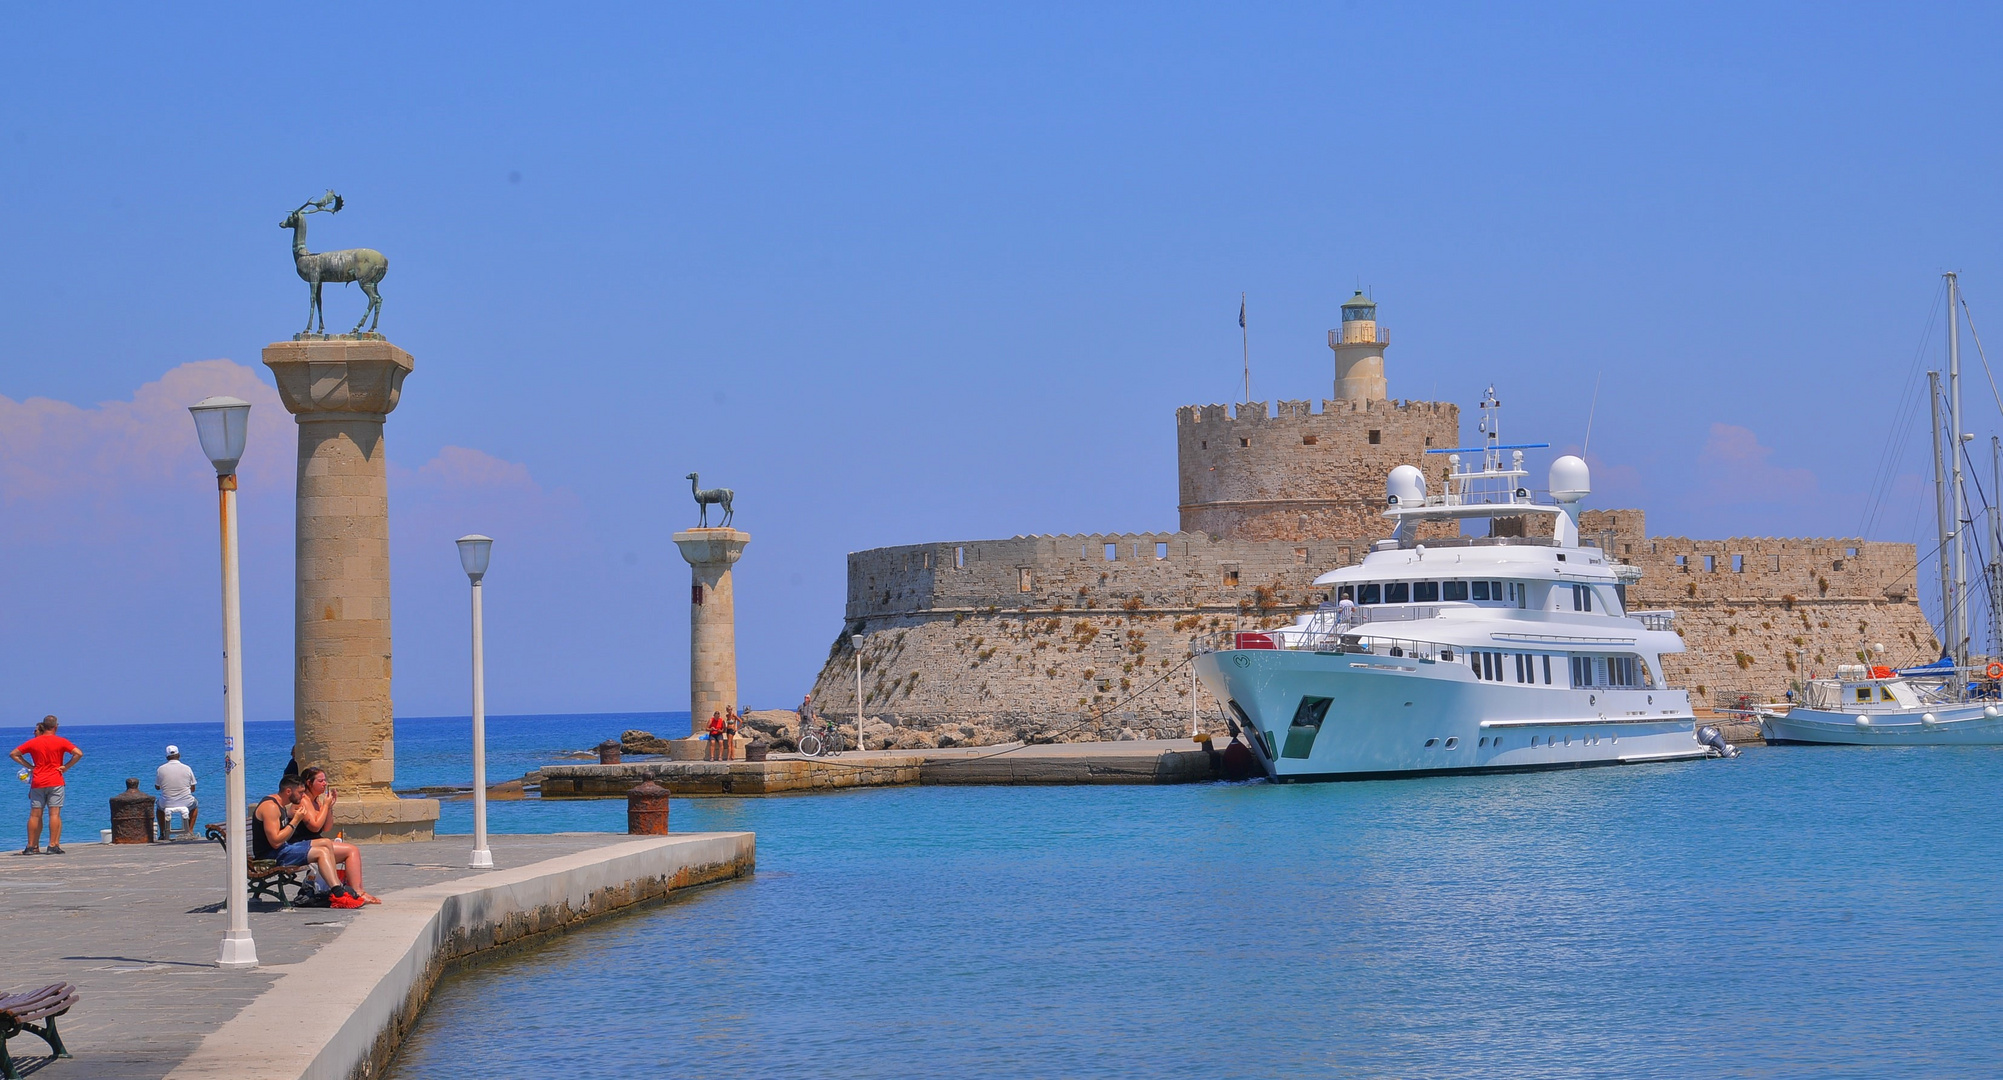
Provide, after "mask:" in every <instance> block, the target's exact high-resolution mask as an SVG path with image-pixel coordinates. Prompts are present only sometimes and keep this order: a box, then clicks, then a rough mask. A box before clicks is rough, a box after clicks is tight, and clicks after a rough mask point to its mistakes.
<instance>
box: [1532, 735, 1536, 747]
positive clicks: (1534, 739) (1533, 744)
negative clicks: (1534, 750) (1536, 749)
mask: <svg viewBox="0 0 2003 1080" xmlns="http://www.w3.org/2000/svg"><path fill="white" fill-rule="evenodd" d="M1530 745H1532V746H1536V745H1537V736H1535V735H1532V736H1530Z"/></svg>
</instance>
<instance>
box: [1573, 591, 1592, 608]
mask: <svg viewBox="0 0 2003 1080" xmlns="http://www.w3.org/2000/svg"><path fill="white" fill-rule="evenodd" d="M1572 610H1573V611H1591V610H1593V587H1592V586H1591V585H1574V586H1572Z"/></svg>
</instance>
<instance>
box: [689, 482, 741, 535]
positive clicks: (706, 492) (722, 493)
mask: <svg viewBox="0 0 2003 1080" xmlns="http://www.w3.org/2000/svg"><path fill="white" fill-rule="evenodd" d="M688 482H689V490H690V491H692V492H694V493H695V504H696V509H698V510H699V511H701V514H702V523H701V525H699V526H698V527H699V528H704V529H707V528H709V505H710V504H711V503H715V504H717V505H718V506H721V507H723V526H722V527H723V528H726V529H728V528H730V499H731V496H732V495H734V494H736V493H735V492H733V491H731V490H730V489H729V488H701V487H697V486H696V485H697V483H698V481H697V480H696V474H694V473H690V474H689V475H688Z"/></svg>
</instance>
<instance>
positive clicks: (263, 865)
mask: <svg viewBox="0 0 2003 1080" xmlns="http://www.w3.org/2000/svg"><path fill="white" fill-rule="evenodd" d="M256 828H257V819H256V818H252V819H251V820H250V822H249V827H248V829H246V830H245V831H246V832H247V833H248V832H249V830H250V829H256ZM203 832H204V833H206V834H207V835H208V838H209V839H211V840H214V841H215V842H216V843H218V844H221V845H223V850H224V851H228V850H229V830H228V829H226V828H224V827H223V826H221V825H210V826H209V827H208V828H207V829H204V830H203ZM243 840H244V844H245V845H246V846H245V849H244V850H246V851H256V850H257V845H256V844H255V843H253V842H252V840H251V838H250V836H248V835H246V836H245V837H244V838H243ZM245 861H246V862H247V863H248V865H247V866H246V867H245V873H246V875H247V876H248V878H249V880H250V898H251V899H253V900H256V899H258V898H260V897H262V898H263V899H266V900H276V901H278V904H279V906H280V907H293V906H294V905H296V904H298V903H299V902H300V901H302V900H307V899H311V898H312V896H313V884H312V882H310V881H308V880H307V879H306V871H307V869H308V868H307V867H304V866H280V865H278V862H277V861H276V860H274V859H260V858H258V857H256V856H255V855H251V856H248V857H246V860H245ZM287 889H290V890H292V892H291V895H289V896H288V895H286V890H287Z"/></svg>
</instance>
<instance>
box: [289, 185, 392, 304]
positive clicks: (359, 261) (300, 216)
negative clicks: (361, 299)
mask: <svg viewBox="0 0 2003 1080" xmlns="http://www.w3.org/2000/svg"><path fill="white" fill-rule="evenodd" d="M341 206H342V201H341V197H340V196H339V195H336V194H334V193H333V192H332V191H328V192H327V193H326V194H325V195H322V196H320V197H319V198H317V199H314V200H312V201H310V202H306V203H302V204H301V205H300V207H299V209H297V210H294V211H292V213H291V214H289V215H287V216H286V218H285V220H284V221H281V222H279V223H278V227H279V228H281V229H291V230H292V264H293V265H294V266H295V267H297V268H298V270H299V277H300V280H302V281H304V282H306V283H307V284H308V285H311V286H313V303H312V306H310V307H308V308H307V309H306V329H305V330H304V331H303V333H308V334H311V333H313V332H314V331H313V318H314V316H316V315H317V316H319V319H320V330H319V332H320V333H322V334H324V333H326V332H327V315H326V312H324V311H322V310H321V308H320V285H321V283H323V282H328V281H352V282H354V283H355V284H357V285H360V286H361V287H362V291H363V292H364V293H367V294H368V297H369V306H368V307H367V308H366V309H365V310H363V312H362V318H361V322H357V323H356V324H355V328H354V329H353V330H350V331H348V333H350V334H359V333H361V332H362V323H366V322H368V321H369V317H370V316H374V317H375V320H376V323H380V322H382V313H383V298H382V294H381V293H379V292H377V291H376V282H378V281H381V280H382V279H383V275H384V274H387V273H389V260H388V259H385V258H383V253H382V252H380V251H377V250H375V249H374V248H349V249H348V250H346V251H324V252H321V253H319V254H317V255H316V254H313V253H312V252H309V251H307V250H306V215H307V214H318V213H323V212H324V213H329V214H338V213H340V212H341ZM376 323H371V324H370V325H369V333H371V334H373V333H375V332H376Z"/></svg>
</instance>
